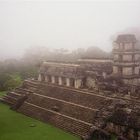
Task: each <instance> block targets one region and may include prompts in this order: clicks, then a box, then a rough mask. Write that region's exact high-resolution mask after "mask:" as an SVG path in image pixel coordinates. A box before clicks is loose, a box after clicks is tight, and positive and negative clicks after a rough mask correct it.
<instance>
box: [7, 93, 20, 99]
mask: <svg viewBox="0 0 140 140" xmlns="http://www.w3.org/2000/svg"><path fill="white" fill-rule="evenodd" d="M7 95H8V96H10V97H14V98H16V99H18V98H19V97H20V96H21V94H19V93H16V92H8V93H7Z"/></svg>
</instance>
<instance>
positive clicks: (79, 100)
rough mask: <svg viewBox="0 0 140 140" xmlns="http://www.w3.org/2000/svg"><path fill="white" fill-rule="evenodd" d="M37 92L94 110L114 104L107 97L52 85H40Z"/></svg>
mask: <svg viewBox="0 0 140 140" xmlns="http://www.w3.org/2000/svg"><path fill="white" fill-rule="evenodd" d="M36 92H37V93H38V94H41V95H46V96H49V97H53V98H57V99H60V100H65V101H67V102H73V103H75V104H80V105H83V106H86V107H89V108H93V109H100V108H101V107H103V106H104V105H105V104H108V103H111V102H112V101H111V99H110V98H107V97H103V96H99V95H96V94H95V95H94V94H90V93H87V92H84V91H80V90H73V89H65V88H62V87H56V86H51V85H45V86H43V85H40V87H39V88H38V90H36Z"/></svg>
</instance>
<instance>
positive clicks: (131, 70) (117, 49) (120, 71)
mask: <svg viewBox="0 0 140 140" xmlns="http://www.w3.org/2000/svg"><path fill="white" fill-rule="evenodd" d="M113 61H114V63H113V74H114V75H118V76H120V77H121V78H122V80H123V82H124V83H125V84H130V85H139V84H140V49H139V48H137V40H136V38H135V36H134V35H131V34H130V35H129V34H128V35H119V36H118V37H117V39H116V41H114V46H113Z"/></svg>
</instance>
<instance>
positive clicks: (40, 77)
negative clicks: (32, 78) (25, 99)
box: [38, 74, 42, 82]
mask: <svg viewBox="0 0 140 140" xmlns="http://www.w3.org/2000/svg"><path fill="white" fill-rule="evenodd" d="M38 81H40V82H41V81H42V76H41V74H39V75H38Z"/></svg>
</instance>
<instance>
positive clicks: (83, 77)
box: [38, 34, 140, 89]
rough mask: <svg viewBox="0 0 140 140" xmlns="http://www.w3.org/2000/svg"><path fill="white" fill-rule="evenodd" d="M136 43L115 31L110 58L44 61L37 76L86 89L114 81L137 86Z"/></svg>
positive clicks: (138, 56) (138, 55)
mask: <svg viewBox="0 0 140 140" xmlns="http://www.w3.org/2000/svg"><path fill="white" fill-rule="evenodd" d="M138 47H139V46H137V40H136V37H135V36H134V35H131V34H125V35H119V36H118V37H117V39H116V41H114V43H113V50H112V56H113V57H112V58H108V59H104V58H98V59H96V58H93V59H79V60H77V62H75V64H65V63H54V62H44V63H43V64H42V66H41V68H40V74H39V78H38V79H39V81H46V82H51V83H53V84H58V85H63V86H71V87H75V88H88V89H98V88H99V85H101V84H102V85H103V84H104V85H108V86H109V84H110V85H113V83H115V84H118V83H117V82H118V81H119V83H123V84H122V85H125V86H130V85H132V86H139V84H140V50H139V48H138ZM110 79H113V80H112V81H111V80H110ZM118 79H119V80H118ZM119 86H120V85H119Z"/></svg>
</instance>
